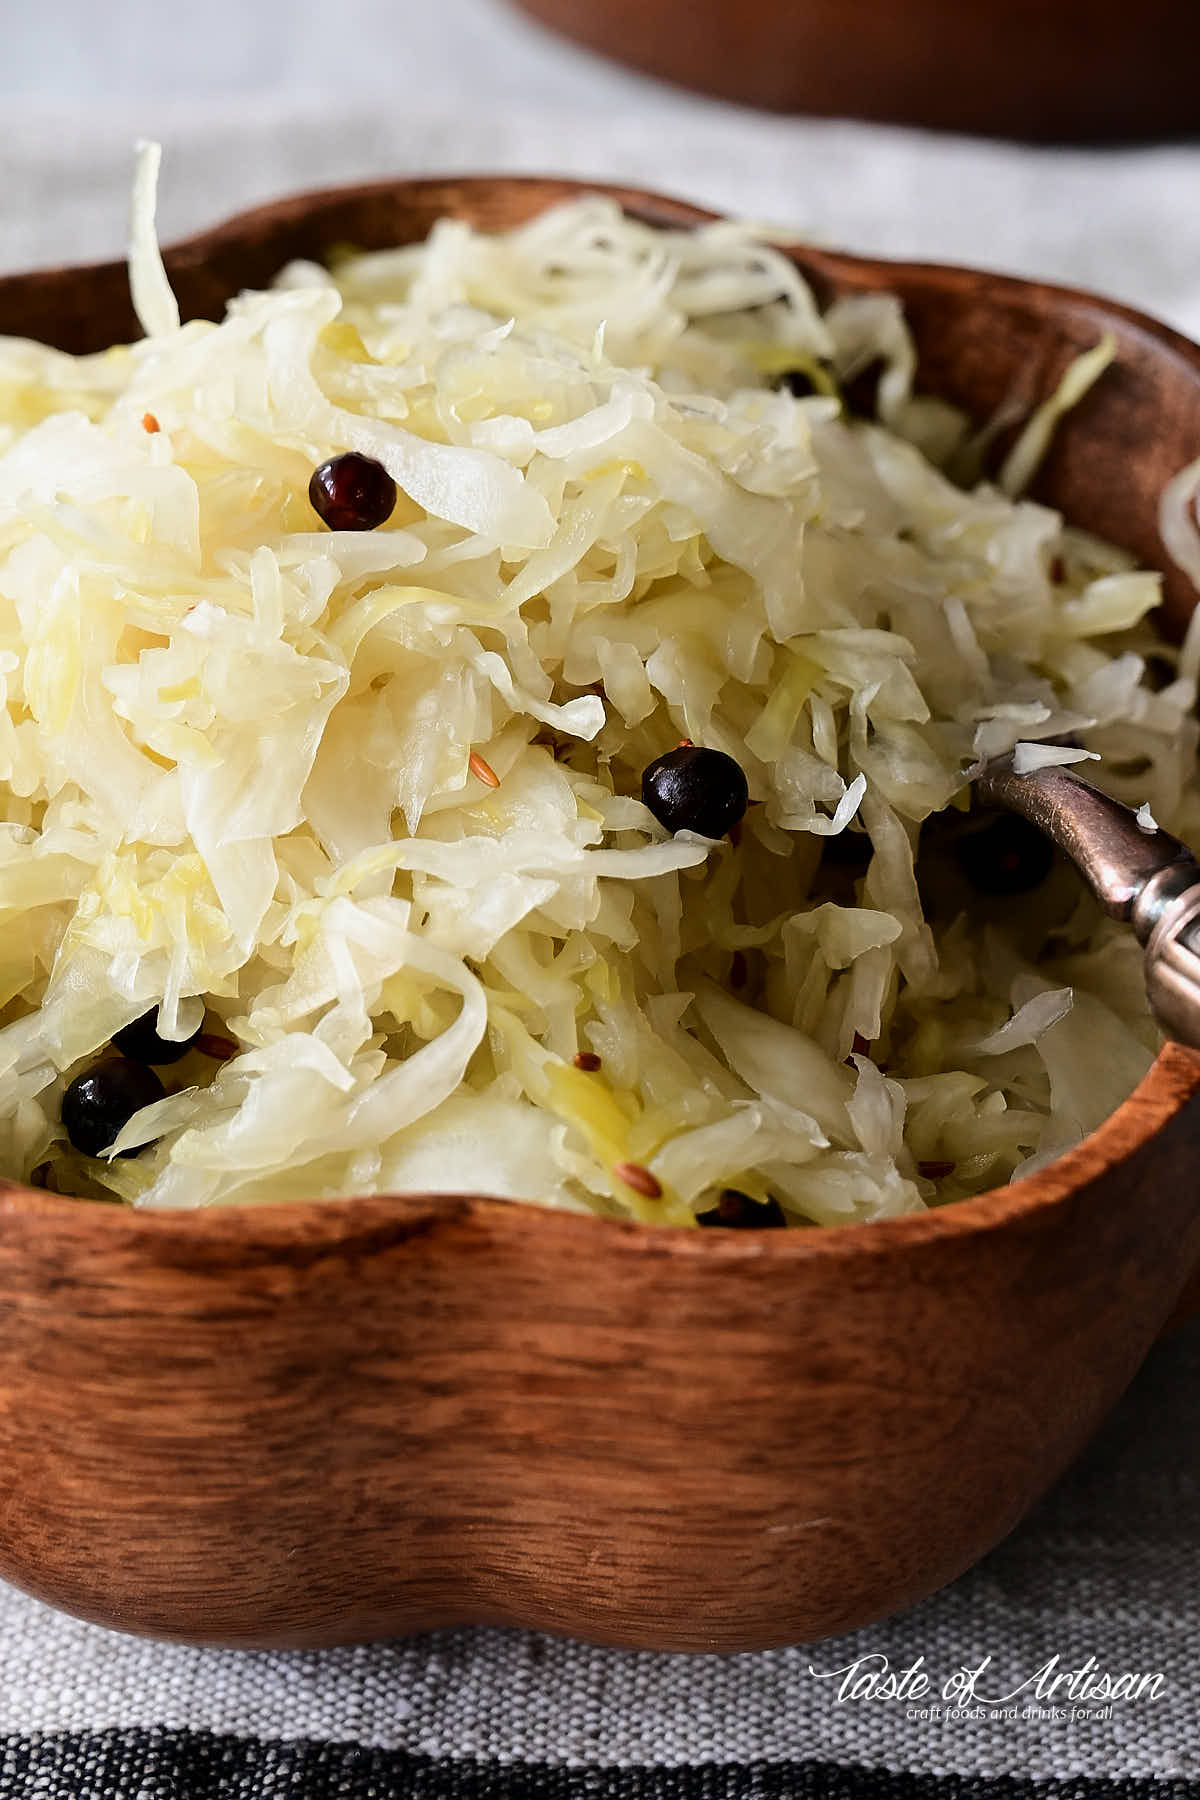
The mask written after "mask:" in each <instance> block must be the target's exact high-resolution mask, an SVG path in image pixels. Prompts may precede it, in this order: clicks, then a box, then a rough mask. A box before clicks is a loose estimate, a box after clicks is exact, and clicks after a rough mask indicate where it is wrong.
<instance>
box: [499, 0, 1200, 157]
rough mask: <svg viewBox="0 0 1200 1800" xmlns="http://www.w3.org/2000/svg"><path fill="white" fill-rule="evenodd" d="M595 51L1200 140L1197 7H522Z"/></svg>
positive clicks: (1146, 1)
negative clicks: (1196, 73)
mask: <svg viewBox="0 0 1200 1800" xmlns="http://www.w3.org/2000/svg"><path fill="white" fill-rule="evenodd" d="M518 3H519V4H520V5H521V6H523V7H524V9H525V11H526V12H529V13H532V14H533V15H534V17H535V18H538V19H540V20H541V21H542V22H543V24H546V25H550V26H552V27H553V28H554V29H555V30H556V31H561V32H563V33H564V35H566V36H567V37H571V38H575V39H576V40H577V41H578V42H580V43H582V44H587V45H588V46H589V47H590V48H591V49H593V50H599V51H602V52H603V54H604V55H606V56H611V57H614V58H616V59H617V60H618V61H619V62H624V63H630V64H632V65H633V66H634V67H635V68H638V69H645V70H646V71H647V72H648V73H650V74H651V75H659V76H663V77H665V78H666V79H667V80H668V81H676V82H679V83H681V84H682V85H683V86H684V87H690V88H699V89H700V90H701V91H702V92H704V93H710V94H720V95H722V96H724V97H725V98H726V99H729V100H741V101H744V102H746V103H747V104H749V105H751V106H765V107H770V108H773V109H775V110H777V111H781V112H803V113H819V114H824V115H826V116H828V115H842V116H845V117H849V118H856V119H885V120H890V121H894V122H896V123H898V124H903V125H926V126H934V127H936V128H938V129H941V130H949V131H972V132H989V133H998V134H999V135H1001V136H1006V137H1018V138H1040V139H1043V140H1048V141H1051V142H1063V141H1065V140H1067V139H1093V140H1096V139H1103V138H1137V137H1146V138H1164V137H1171V136H1176V135H1178V136H1191V135H1194V134H1195V132H1196V131H1197V129H1198V128H1200V98H1198V97H1197V91H1196V82H1195V75H1194V70H1195V66H1196V59H1197V57H1198V56H1200V13H1197V11H1196V8H1195V6H1194V5H1192V3H1191V0H1143V4H1142V5H1140V6H1130V5H1128V4H1127V0H1017V3H1016V4H1013V0H1004V3H1003V4H998V3H997V4H991V5H978V4H974V3H973V0H966V3H965V4H963V3H961V0H960V4H957V5H955V4H949V5H948V4H947V0H905V4H904V5H898V4H897V3H896V0H518Z"/></svg>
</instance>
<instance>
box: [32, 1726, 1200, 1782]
mask: <svg viewBox="0 0 1200 1800" xmlns="http://www.w3.org/2000/svg"><path fill="white" fill-rule="evenodd" d="M392 1795H403V1796H405V1800H1200V1780H1192V1779H1190V1778H1179V1777H1167V1778H1154V1777H1150V1776H1113V1777H1110V1778H1099V1777H1091V1776H1079V1775H1072V1776H1066V1777H1063V1778H1059V1779H1055V1778H1046V1779H1038V1780H1034V1779H1031V1778H1027V1777H1024V1776H1019V1775H996V1776H983V1775H955V1774H941V1775H933V1774H920V1773H918V1772H917V1771H915V1770H913V1771H896V1770H890V1769H880V1768H865V1767H859V1766H857V1765H853V1764H842V1763H830V1762H819V1761H797V1762H756V1763H747V1764H739V1763H701V1764H695V1765H691V1766H686V1767H678V1768H671V1767H663V1766H657V1767H642V1768H636V1767H635V1768H611V1767H605V1766H603V1765H602V1764H601V1763H599V1762H597V1763H596V1764H594V1765H587V1766H575V1767H565V1766H560V1765H555V1764H548V1763H530V1762H488V1761H478V1760H459V1759H457V1758H447V1757H432V1756H422V1755H418V1754H416V1753H414V1752H412V1751H407V1750H385V1749H376V1748H372V1747H369V1746H365V1745H359V1744H346V1743H321V1742H316V1741H314V1740H309V1739H279V1740H276V1739H261V1738H246V1737H238V1736H233V1735H230V1734H224V1733H217V1732H210V1731H191V1730H180V1731H168V1730H155V1729H149V1728H139V1729H136V1730H111V1731H97V1732H55V1733H46V1734H44V1735H43V1734H32V1735H30V1736H28V1737H6V1738H0V1800H26V1797H32V1796H36V1800H285V1796H286V1797H287V1800H389V1797H390V1796H392Z"/></svg>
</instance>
